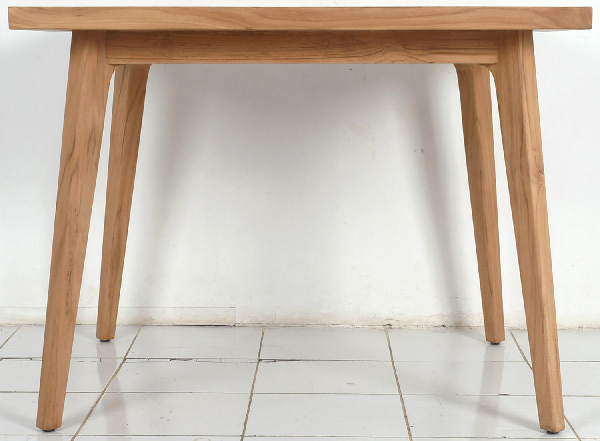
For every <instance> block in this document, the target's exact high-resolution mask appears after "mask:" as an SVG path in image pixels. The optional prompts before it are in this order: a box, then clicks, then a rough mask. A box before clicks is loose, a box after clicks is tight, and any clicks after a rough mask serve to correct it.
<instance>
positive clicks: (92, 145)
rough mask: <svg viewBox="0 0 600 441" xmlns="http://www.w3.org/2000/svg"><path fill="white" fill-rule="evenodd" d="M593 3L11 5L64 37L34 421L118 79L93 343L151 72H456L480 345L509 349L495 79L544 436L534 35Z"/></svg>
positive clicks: (46, 419)
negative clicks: (245, 68) (242, 67)
mask: <svg viewBox="0 0 600 441" xmlns="http://www.w3.org/2000/svg"><path fill="white" fill-rule="evenodd" d="M591 23H592V10H591V8H570V7H567V8H513V7H510V8H509V7H506V8H503V7H500V8H498V7H489V8H481V7H435V8H434V7H416V8H399V7H387V8H375V7H363V8H208V7H188V8H184V7H148V8H146V7H137V8H109V7H106V8H43V7H42V8H9V24H10V27H11V28H12V29H37V30H64V31H72V42H71V60H70V65H69V76H68V83H67V99H66V106H65V119H64V128H63V141H62V153H61V158H60V174H59V180H58V196H57V202H56V218H55V223H54V243H53V245H52V263H51V268H50V286H49V292H48V308H47V316H46V330H45V337H44V353H43V361H42V374H41V381H40V395H39V403H38V416H37V425H38V427H40V428H41V429H43V430H53V429H55V428H57V427H59V426H60V425H61V422H62V414H63V408H64V400H65V392H66V387H67V376H68V372H69V361H70V357H71V347H72V343H73V335H74V330H75V317H76V315H77V305H78V301H79V291H80V288H81V278H82V271H83V262H84V258H85V250H86V244H87V236H88V230H89V225H90V214H91V209H92V200H93V196H94V187H95V184H96V174H97V170H98V157H99V152H100V144H101V138H102V131H103V123H104V114H105V110H106V100H107V95H108V86H109V82H110V79H111V77H112V75H113V72H115V86H114V103H113V122H112V131H111V137H110V159H109V170H108V189H107V199H106V214H105V224H104V229H105V233H104V246H103V250H102V254H103V255H102V271H101V277H100V301H99V307H98V327H97V337H98V338H99V339H100V340H103V341H105V340H110V339H112V338H114V335H115V326H116V318H117V308H118V301H119V292H120V288H121V275H122V271H123V260H124V255H125V242H126V239H127V229H128V223H129V213H130V208H131V198H132V193H133V181H134V175H135V168H136V159H137V154H138V145H139V140H140V130H141V124H142V111H143V107H144V95H145V90H146V80H147V77H148V70H149V68H150V65H151V64H152V63H452V64H454V65H455V66H456V71H457V74H458V86H459V89H460V100H461V105H462V122H463V130H464V141H465V150H466V158H467V172H468V177H469V187H470V192H471V205H472V212H473V225H474V230H475V242H476V249H477V259H478V266H479V278H480V286H481V295H482V304H483V313H484V319H485V334H486V339H487V340H488V341H489V342H491V343H499V342H501V341H503V340H504V323H503V321H504V317H503V310H502V294H501V281H500V256H499V242H498V219H497V208H496V188H495V170H494V150H493V136H492V108H491V96H490V71H491V73H492V74H493V76H494V80H495V82H496V91H497V96H498V107H499V111H500V123H501V129H502V139H503V144H504V156H505V162H506V173H507V175H508V184H509V192H510V200H511V207H512V214H513V222H514V230H515V236H516V243H517V253H518V257H519V266H520V271H521V282H522V287H523V298H524V303H525V313H526V317H527V329H528V333H529V344H530V347H531V360H532V364H533V375H534V383H535V390H536V395H537V405H538V416H539V422H540V426H541V428H542V429H545V430H547V431H549V432H559V431H561V430H563V429H564V416H563V403H562V391H561V378H560V367H559V358H558V341H557V333H556V312H555V305H554V292H553V282H552V264H551V258H550V242H549V234H548V214H547V209H546V189H545V183H544V166H543V160H542V143H541V133H540V117H539V109H538V97H537V85H536V73H535V61H534V53H533V34H532V31H533V30H537V29H547V30H551V29H589V28H591Z"/></svg>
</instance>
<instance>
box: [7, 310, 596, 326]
mask: <svg viewBox="0 0 600 441" xmlns="http://www.w3.org/2000/svg"><path fill="white" fill-rule="evenodd" d="M96 314H97V308H96V307H91V306H82V307H80V308H79V311H78V314H77V323H78V324H81V325H92V324H95V323H96ZM240 315H241V314H239V311H237V310H236V308H235V307H219V308H217V307H162V308H157V307H127V306H124V307H121V308H119V319H118V323H119V324H121V325H200V326H201V325H204V326H206V325H213V326H215V325H216V326H234V325H242V326H244V325H246V326H255V325H260V326H265V325H266V326H384V325H388V326H391V327H394V328H402V327H429V326H432V327H436V326H448V327H451V326H457V327H465V326H467V327H469V326H483V317H482V315H481V314H452V315H447V314H434V315H425V316H423V315H411V314H405V315H401V316H398V317H394V318H393V319H392V318H385V317H378V316H370V315H364V316H360V317H339V316H333V315H331V314H323V315H317V314H311V315H310V316H306V314H289V315H286V314H275V315H270V316H269V317H268V318H265V317H263V316H253V315H250V316H248V315H246V316H240ZM523 316H524V314H522V313H521V314H510V313H509V314H507V315H506V316H505V322H506V327H507V328H524V327H525V321H524V317H523ZM45 320H46V308H44V307H0V325H40V324H44V323H45ZM558 327H559V328H562V329H569V328H600V316H598V315H597V314H590V315H589V316H587V317H582V316H581V315H573V316H572V317H569V316H562V317H559V319H558Z"/></svg>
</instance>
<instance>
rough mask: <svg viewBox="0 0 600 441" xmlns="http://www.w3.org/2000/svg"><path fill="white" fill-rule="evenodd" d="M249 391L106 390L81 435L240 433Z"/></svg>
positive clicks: (238, 434)
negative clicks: (137, 391)
mask: <svg viewBox="0 0 600 441" xmlns="http://www.w3.org/2000/svg"><path fill="white" fill-rule="evenodd" d="M248 399H249V394H248V393H246V394H203V393H202V394H198V393H124V394H105V395H104V396H103V397H102V399H101V400H100V403H98V406H97V407H96V409H95V410H94V412H93V413H92V415H91V416H90V418H89V419H88V421H87V422H86V424H85V425H84V426H83V429H82V431H81V434H82V435H134V434H135V435H190V434H194V435H198V436H199V435H203V434H205V435H237V436H240V435H241V433H242V427H243V425H244V418H245V416H246V410H247V408H248Z"/></svg>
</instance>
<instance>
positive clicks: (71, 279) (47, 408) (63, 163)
mask: <svg viewBox="0 0 600 441" xmlns="http://www.w3.org/2000/svg"><path fill="white" fill-rule="evenodd" d="M111 75H112V67H110V66H108V65H107V64H106V56H105V44H104V33H103V32H96V31H74V32H73V36H72V41H71V61H70V65H69V79H68V84H67V99H66V106H65V119H64V128H63V140H62V152H61V158H60V172H59V178H58V195H57V201H56V218H55V220H54V242H53V244H52V263H51V266H50V284H49V289H48V308H47V311H46V330H45V335H44V352H43V359H42V375H41V379H40V396H39V402H38V415H37V426H38V427H39V428H40V429H42V430H53V429H56V428H57V427H60V425H61V424H62V415H63V408H64V401H65V394H66V389H67V377H68V374H69V364H70V358H71V349H72V345H73V336H74V332H75V318H76V317H77V305H78V302H79V291H80V288H81V278H82V274H83V262H84V259H85V249H86V245H87V236H88V231H89V226H90V215H91V211H92V201H93V198H94V188H95V186H96V175H97V171H98V158H99V153H100V144H101V141H102V130H103V126H104V115H105V110H106V98H107V94H108V85H109V82H110V77H111Z"/></svg>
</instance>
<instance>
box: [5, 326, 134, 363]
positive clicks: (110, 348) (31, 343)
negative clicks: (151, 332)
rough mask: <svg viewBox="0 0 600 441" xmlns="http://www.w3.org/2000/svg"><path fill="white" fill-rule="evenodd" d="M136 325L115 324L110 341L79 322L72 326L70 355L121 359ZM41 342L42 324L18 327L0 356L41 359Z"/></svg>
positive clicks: (42, 340) (42, 343)
mask: <svg viewBox="0 0 600 441" xmlns="http://www.w3.org/2000/svg"><path fill="white" fill-rule="evenodd" d="M137 330H138V327H137V326H118V327H117V334H116V338H115V339H114V340H111V341H109V342H101V341H100V340H98V339H97V338H96V327H95V326H92V325H79V326H77V327H76V328H75V340H74V342H73V354H72V356H73V357H82V358H123V356H125V353H126V352H127V349H129V346H131V342H132V341H133V338H134V337H135V334H136V333H137ZM43 345H44V327H43V326H22V327H21V328H20V329H19V330H18V331H17V333H16V334H15V335H14V336H13V337H12V338H11V339H10V340H9V341H8V342H7V343H6V344H5V345H4V347H3V348H2V349H0V358H2V357H9V358H41V357H42V349H43Z"/></svg>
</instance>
